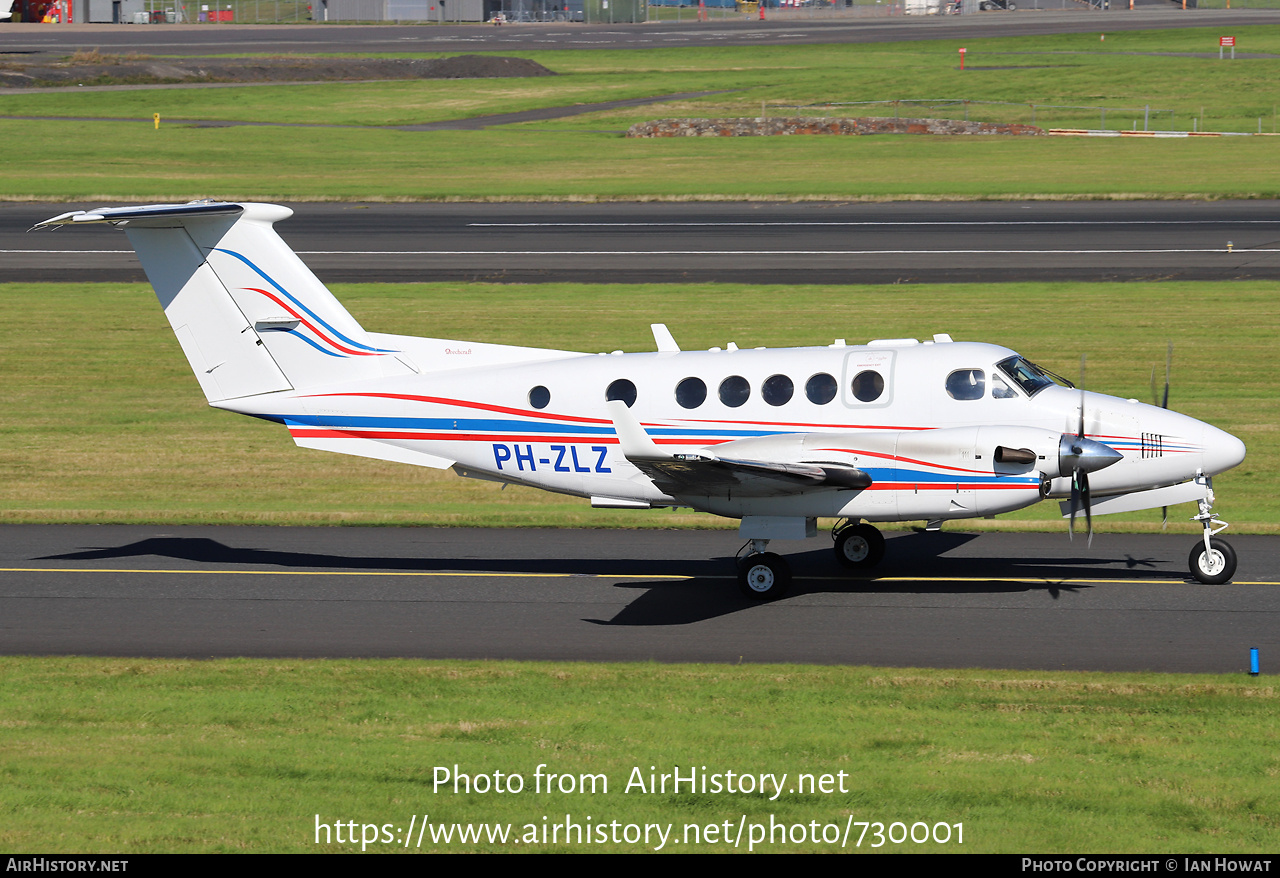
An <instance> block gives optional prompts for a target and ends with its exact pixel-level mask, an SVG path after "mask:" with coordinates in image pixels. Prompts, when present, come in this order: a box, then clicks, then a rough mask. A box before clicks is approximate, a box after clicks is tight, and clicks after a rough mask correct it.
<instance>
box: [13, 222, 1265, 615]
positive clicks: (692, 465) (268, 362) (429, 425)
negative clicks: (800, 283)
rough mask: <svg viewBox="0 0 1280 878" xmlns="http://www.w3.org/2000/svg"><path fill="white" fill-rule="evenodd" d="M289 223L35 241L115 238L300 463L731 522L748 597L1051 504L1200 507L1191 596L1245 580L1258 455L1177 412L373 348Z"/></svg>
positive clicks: (679, 362) (830, 367) (543, 355)
mask: <svg viewBox="0 0 1280 878" xmlns="http://www.w3.org/2000/svg"><path fill="white" fill-rule="evenodd" d="M291 215H292V211H291V210H289V209H288V208H285V207H278V206H276V205H269V204H224V203H211V202H192V203H190V204H181V205H178V204H174V205H159V206H150V207H119V208H102V209H98V210H92V211H75V212H72V213H66V214H63V215H61V216H57V217H54V218H53V219H50V220H46V221H45V222H43V223H40V224H38V226H37V228H43V227H50V226H60V225H65V224H80V223H109V224H111V225H115V226H119V227H123V228H124V230H125V233H126V234H127V235H128V236H129V241H130V243H131V244H132V245H133V247H134V249H135V250H136V251H137V253H138V258H139V259H140V260H141V261H142V266H143V268H144V269H145V270H146V273H147V277H148V278H149V279H150V281H151V285H152V286H153V287H154V288H155V291H156V295H157V296H158V297H159V299H160V304H161V305H162V306H163V307H164V311H165V314H166V316H167V317H168V318H169V322H170V324H171V325H172V326H173V330H174V332H175V333H176V334H177V336H178V341H179V342H180V344H181V346H182V350H183V352H184V353H185V354H186V356H187V359H188V360H189V361H190V363H191V367H192V369H193V370H194V371H195V374H196V378H197V380H198V381H199V382H200V388H201V389H202V390H203V391H204V393H205V396H206V397H207V398H208V400H209V404H210V405H213V406H216V407H217V408H222V409H227V410H229V411H233V412H239V413H241V414H246V415H253V416H255V417H259V418H264V419H267V420H271V421H276V422H278V423H280V424H283V425H284V426H285V427H287V428H288V430H289V432H290V434H292V436H293V439H294V441H295V442H296V443H297V444H298V445H301V446H303V447H304V448H317V449H322V450H325V451H336V452H339V453H342V454H353V455H360V456H364V457H373V458H378V459H382V460H390V461H398V462H401V463H408V464H415V465H418V466H427V467H435V468H438V469H452V470H453V471H454V472H455V473H457V474H458V475H460V476H465V477H468V478H475V479H487V480H491V481H496V482H510V483H515V484H521V485H531V486H533V487H537V488H543V489H545V490H548V491H555V492H558V493H562V494H571V495H575V496H579V497H587V498H590V500H591V503H592V505H593V506H599V507H612V508H626V509H636V508H657V507H666V506H687V507H693V508H694V509H700V510H703V511H706V512H711V513H715V514H717V515H723V516H728V517H731V518H737V519H740V520H741V525H740V527H739V533H740V535H741V536H742V537H743V538H744V539H745V540H747V541H748V542H747V545H746V546H744V549H745V550H746V553H745V555H743V556H742V557H740V558H739V563H738V572H739V582H740V584H741V587H742V589H743V591H744V592H745V593H746V594H748V595H750V596H751V597H755V598H774V597H778V596H779V595H781V594H783V593H784V592H785V591H786V588H787V586H788V584H789V580H790V572H789V567H788V565H787V562H786V561H785V560H784V559H783V558H782V557H780V556H778V555H776V554H774V553H772V552H767V551H765V549H766V547H767V545H768V542H769V541H770V540H771V539H799V538H804V537H811V536H815V535H816V525H817V518H818V517H832V518H837V519H839V520H840V522H839V524H838V525H837V526H836V527H835V528H834V530H833V538H834V540H835V555H836V558H837V560H838V561H839V562H840V563H841V564H844V565H846V566H849V567H854V568H870V567H873V566H875V564H876V563H878V562H879V561H880V559H881V557H882V555H883V553H884V538H883V537H882V536H881V534H880V531H879V530H877V529H876V528H875V527H873V526H872V525H871V524H869V523H867V522H875V521H881V522H883V521H914V520H925V521H928V522H931V523H932V524H933V526H937V524H938V523H940V522H941V521H943V520H947V519H962V518H975V517H979V516H994V515H996V514H998V513H1002V512H1011V511H1013V510H1015V509H1021V508H1023V507H1025V506H1030V505H1031V504H1033V503H1036V502H1039V501H1040V500H1043V499H1045V498H1057V499H1061V500H1062V501H1063V503H1062V507H1063V509H1062V511H1063V513H1064V516H1065V517H1067V518H1068V519H1069V521H1074V520H1075V518H1076V517H1077V516H1078V515H1080V514H1081V513H1083V515H1084V517H1085V518H1086V520H1087V521H1088V525H1089V529H1090V535H1092V514H1093V513H1095V512H1096V513H1110V512H1126V511H1132V510H1138V509H1152V508H1155V507H1160V506H1166V507H1167V506H1170V505H1173V504H1176V503H1186V502H1191V501H1195V502H1197V503H1198V504H1199V507H1198V508H1199V513H1198V514H1197V515H1196V516H1195V517H1194V519H1193V520H1196V521H1199V522H1200V523H1201V525H1202V526H1203V530H1204V536H1203V539H1198V540H1197V541H1196V543H1195V545H1194V546H1193V547H1192V551H1191V555H1190V559H1189V564H1190V569H1191V574H1192V576H1194V577H1195V578H1196V579H1198V580H1200V581H1201V582H1206V583H1220V582H1226V581H1227V580H1229V579H1230V578H1231V577H1232V576H1233V575H1234V573H1235V569H1236V558H1235V552H1234V551H1233V550H1232V548H1231V546H1230V545H1229V544H1228V543H1227V542H1226V541H1224V540H1221V539H1218V538H1217V536H1216V534H1217V533H1218V532H1219V531H1221V530H1222V529H1223V528H1225V527H1226V526H1227V525H1226V522H1223V521H1221V520H1220V519H1219V518H1218V516H1217V514H1216V513H1214V512H1213V511H1212V507H1213V502H1214V495H1213V482H1212V479H1213V476H1214V475H1216V474H1218V473H1221V472H1223V471H1225V470H1228V469H1231V468H1232V467H1234V466H1236V465H1237V464H1239V463H1240V462H1241V461H1242V460H1244V455H1245V448H1244V444H1243V443H1242V442H1241V441H1240V440H1239V439H1237V438H1236V437H1234V436H1232V435H1230V434H1228V433H1225V432H1223V431H1221V430H1219V429H1217V428H1215V427H1211V426H1209V425H1208V424H1205V423H1202V422H1200V421H1197V420H1194V419H1192V418H1189V417H1187V416H1185V415H1180V414H1177V413H1175V412H1172V411H1169V410H1168V409H1167V408H1160V407H1157V406H1154V405H1146V404H1143V403H1140V402H1138V401H1137V400H1133V399H1127V400H1126V399H1118V398H1116V397H1111V396H1105V395H1103V394H1100V393H1087V392H1085V391H1083V390H1077V389H1074V388H1073V387H1072V386H1071V385H1070V383H1069V382H1066V381H1065V380H1063V379H1058V378H1056V376H1053V375H1051V374H1050V373H1048V372H1046V371H1045V370H1043V369H1041V368H1039V367H1037V366H1036V365H1035V364H1034V363H1031V362H1029V361H1028V360H1026V359H1024V358H1023V357H1021V356H1019V355H1018V354H1017V353H1016V352H1014V351H1012V350H1009V349H1008V348H1004V347H1000V346H998V345H992V344H979V343H974V342H956V341H952V339H951V338H950V336H947V335H935V336H934V337H933V339H932V340H929V341H924V342H920V341H917V340H915V339H882V340H877V341H872V342H870V343H868V344H865V345H846V344H845V342H844V340H843V339H838V340H836V341H835V342H834V343H833V344H831V345H828V346H826V347H808V348H783V349H772V350H766V349H763V348H756V349H754V350H742V349H739V348H738V347H737V346H736V345H734V344H732V343H731V344H729V345H728V347H727V348H726V349H724V350H721V349H719V348H712V349H711V350H708V351H682V350H681V349H680V348H679V346H678V345H677V344H676V342H675V340H674V339H673V337H672V335H671V333H670V332H669V331H668V330H667V328H666V326H664V325H662V324H654V325H653V334H654V339H655V341H656V345H657V348H658V350H657V351H656V352H654V353H634V354H624V353H622V352H621V351H615V352H614V353H612V354H587V353H577V352H572V351H556V350H543V349H538V348H526V347H514V346H508V345H495V344H484V343H482V342H473V341H455V340H449V339H437V338H411V337H407V336H399V335H387V334H383V333H375V332H368V331H366V330H365V329H364V328H362V327H361V326H360V324H359V323H357V322H356V321H355V319H354V318H353V317H352V316H351V315H350V314H349V313H347V311H346V309H344V308H343V307H342V305H341V304H339V303H338V301H337V299H335V298H334V297H333V295H332V294H331V293H330V292H329V291H328V290H327V289H326V288H325V287H324V285H323V284H321V283H320V281H319V280H318V279H317V278H316V277H315V275H313V274H312V273H311V271H310V270H309V269H308V268H307V267H306V266H305V265H304V264H303V263H302V261H301V260H300V259H299V258H298V257H297V255H296V254H294V253H293V251H292V250H290V249H289V247H288V246H287V245H286V244H285V243H284V241H283V240H281V239H280V237H279V236H278V235H277V234H276V232H275V230H274V228H273V224H274V223H276V222H279V221H280V220H283V219H286V218H288V217H289V216H291ZM748 547H749V548H748ZM740 554H742V553H740Z"/></svg>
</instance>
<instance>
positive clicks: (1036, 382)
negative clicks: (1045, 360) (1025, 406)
mask: <svg viewBox="0 0 1280 878" xmlns="http://www.w3.org/2000/svg"><path fill="white" fill-rule="evenodd" d="M997 365H998V366H999V367H1000V371H1001V372H1003V373H1004V374H1006V375H1008V376H1009V377H1010V378H1012V379H1013V383H1014V384H1017V385H1018V386H1019V387H1021V388H1022V390H1023V392H1025V393H1026V394H1027V396H1035V395H1036V394H1037V393H1039V392H1040V391H1041V390H1044V389H1045V388H1046V387H1051V386H1053V385H1054V384H1060V385H1062V386H1063V387H1071V386H1072V384H1071V382H1070V381H1067V380H1066V379H1065V378H1059V377H1058V376H1057V375H1054V374H1053V373H1052V372H1049V371H1048V370H1046V369H1041V368H1040V367H1039V366H1037V365H1036V364H1035V363H1032V362H1030V361H1029V360H1024V359H1023V358H1022V357H1010V358H1009V359H1007V360H1001V361H1000V362H999V363H998V364H997Z"/></svg>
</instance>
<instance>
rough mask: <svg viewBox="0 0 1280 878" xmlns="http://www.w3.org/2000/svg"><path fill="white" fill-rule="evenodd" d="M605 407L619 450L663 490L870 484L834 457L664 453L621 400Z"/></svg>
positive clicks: (789, 490)
mask: <svg viewBox="0 0 1280 878" xmlns="http://www.w3.org/2000/svg"><path fill="white" fill-rule="evenodd" d="M609 409H610V413H611V414H612V415H613V422H614V429H616V430H617V432H618V439H619V442H620V443H621V446H622V453H623V454H624V455H625V456H626V458H627V460H629V461H630V462H631V463H632V464H633V465H634V466H635V467H636V469H638V470H640V471H641V472H642V473H644V474H645V475H646V476H648V477H649V478H650V479H651V480H652V481H653V483H654V486H655V487H657V488H658V490H660V491H662V492H663V493H665V494H670V495H672V496H680V495H707V494H721V493H726V492H732V493H734V494H737V495H739V496H746V495H749V496H754V497H768V496H776V495H780V494H795V493H799V492H802V491H807V490H813V489H814V488H846V489H856V488H867V487H870V485H871V476H870V475H868V474H867V473H865V472H863V471H862V470H860V469H858V468H856V467H853V466H849V465H847V464H842V463H838V462H834V461H833V462H813V463H808V462H805V463H795V462H784V461H775V460H753V459H745V458H739V457H720V456H718V455H711V454H670V453H667V452H664V451H663V450H662V449H661V448H659V447H658V446H657V444H656V443H655V442H654V441H653V439H651V438H650V437H649V435H648V434H647V433H645V431H644V428H643V427H641V426H640V423H639V421H637V420H636V419H635V418H634V417H633V416H632V415H631V412H630V411H628V409H627V406H626V403H623V402H620V401H615V402H610V403H609ZM730 444H732V443H730Z"/></svg>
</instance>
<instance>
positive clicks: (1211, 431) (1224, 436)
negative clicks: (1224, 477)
mask: <svg viewBox="0 0 1280 878" xmlns="http://www.w3.org/2000/svg"><path fill="white" fill-rule="evenodd" d="M1200 446H1201V447H1202V448H1203V449H1204V451H1203V457H1204V463H1203V464H1202V466H1203V467H1204V471H1205V472H1206V473H1207V474H1208V475H1211V476H1212V475H1217V474H1218V473H1221V472H1226V471H1227V470H1229V469H1231V468H1232V467H1234V466H1239V465H1240V464H1241V463H1242V462H1243V461H1244V454H1245V451H1244V443H1243V442H1241V441H1240V440H1239V439H1237V438H1236V437H1235V436H1232V435H1231V434H1230V433H1228V432H1226V431H1225V430H1219V429H1218V428H1217V427H1210V426H1209V425H1208V424H1205V426H1204V431H1203V432H1202V433H1201V436H1200Z"/></svg>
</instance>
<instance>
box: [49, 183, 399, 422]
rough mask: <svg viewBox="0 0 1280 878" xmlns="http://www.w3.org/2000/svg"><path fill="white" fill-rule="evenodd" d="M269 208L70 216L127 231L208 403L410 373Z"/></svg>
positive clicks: (207, 206) (279, 210) (199, 206)
mask: <svg viewBox="0 0 1280 878" xmlns="http://www.w3.org/2000/svg"><path fill="white" fill-rule="evenodd" d="M292 215H293V211H291V210H290V209H289V208H287V207H280V206H277V205H273V204H218V203H192V204H169V205H154V206H148V207H120V208H102V209H98V210H93V211H79V212H74V213H68V214H63V215H62V216H59V217H54V218H53V219H51V220H47V221H45V222H43V223H40V224H39V226H37V227H38V228H40V227H47V226H56V225H64V224H69V223H76V224H79V223H110V224H112V225H117V226H121V227H123V228H124V230H125V233H126V234H127V235H128V237H129V243H130V244H132V245H133V248H134V250H135V251H137V254H138V259H139V260H140V261H141V262H142V267H143V270H145V271H146V273H147V279H148V280H149V281H151V286H152V287H153V288H154V289H155V291H156V296H157V297H158V298H159V300H160V304H161V306H162V307H163V308H164V312H165V316H166V317H168V318H169V324H170V325H171V326H172V327H173V331H174V333H175V334H176V335H177V337H178V341H179V343H180V344H181V345H182V350H183V352H184V353H185V354H186V356H187V360H188V362H190V364H191V368H192V370H193V371H194V372H195V374H196V378H197V379H198V380H199V382H200V388H201V389H202V390H203V391H204V393H205V396H206V397H207V398H208V400H209V401H210V402H219V401H222V400H228V399H238V398H241V397H245V396H255V395H258V394H262V393H273V392H277V391H283V390H291V389H308V388H314V387H319V386H322V385H325V384H332V383H339V382H343V383H345V382H348V381H356V380H360V379H363V378H374V377H381V376H384V375H401V374H406V373H409V372H411V371H412V370H411V369H410V368H409V367H408V366H406V365H405V363H404V362H402V361H401V360H400V359H399V358H397V357H396V353H397V352H396V351H393V350H387V349H384V348H379V347H378V346H376V345H374V344H373V343H372V341H371V339H370V338H369V337H368V334H367V333H366V332H365V331H364V329H363V328H362V327H361V326H360V324H359V323H357V322H356V320H355V318H353V317H352V316H351V315H350V314H349V313H348V312H347V310H346V309H345V308H343V307H342V305H341V304H340V303H339V302H338V300H337V299H335V298H334V297H333V294H332V293H330V292H329V290H328V289H326V288H325V286H324V284H322V283H320V281H319V279H317V278H316V276H315V275H314V274H312V273H311V270H310V269H308V268H307V266H306V265H305V264H303V262H302V260H301V259H299V258H298V256H297V254H295V253H294V252H293V251H292V250H290V249H289V246H288V245H287V244H285V242H284V241H283V240H281V238H280V236H279V235H278V234H276V231H275V229H274V228H273V224H274V223H276V222H278V221H279V220H282V219H286V218H288V217H290V216H292Z"/></svg>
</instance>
